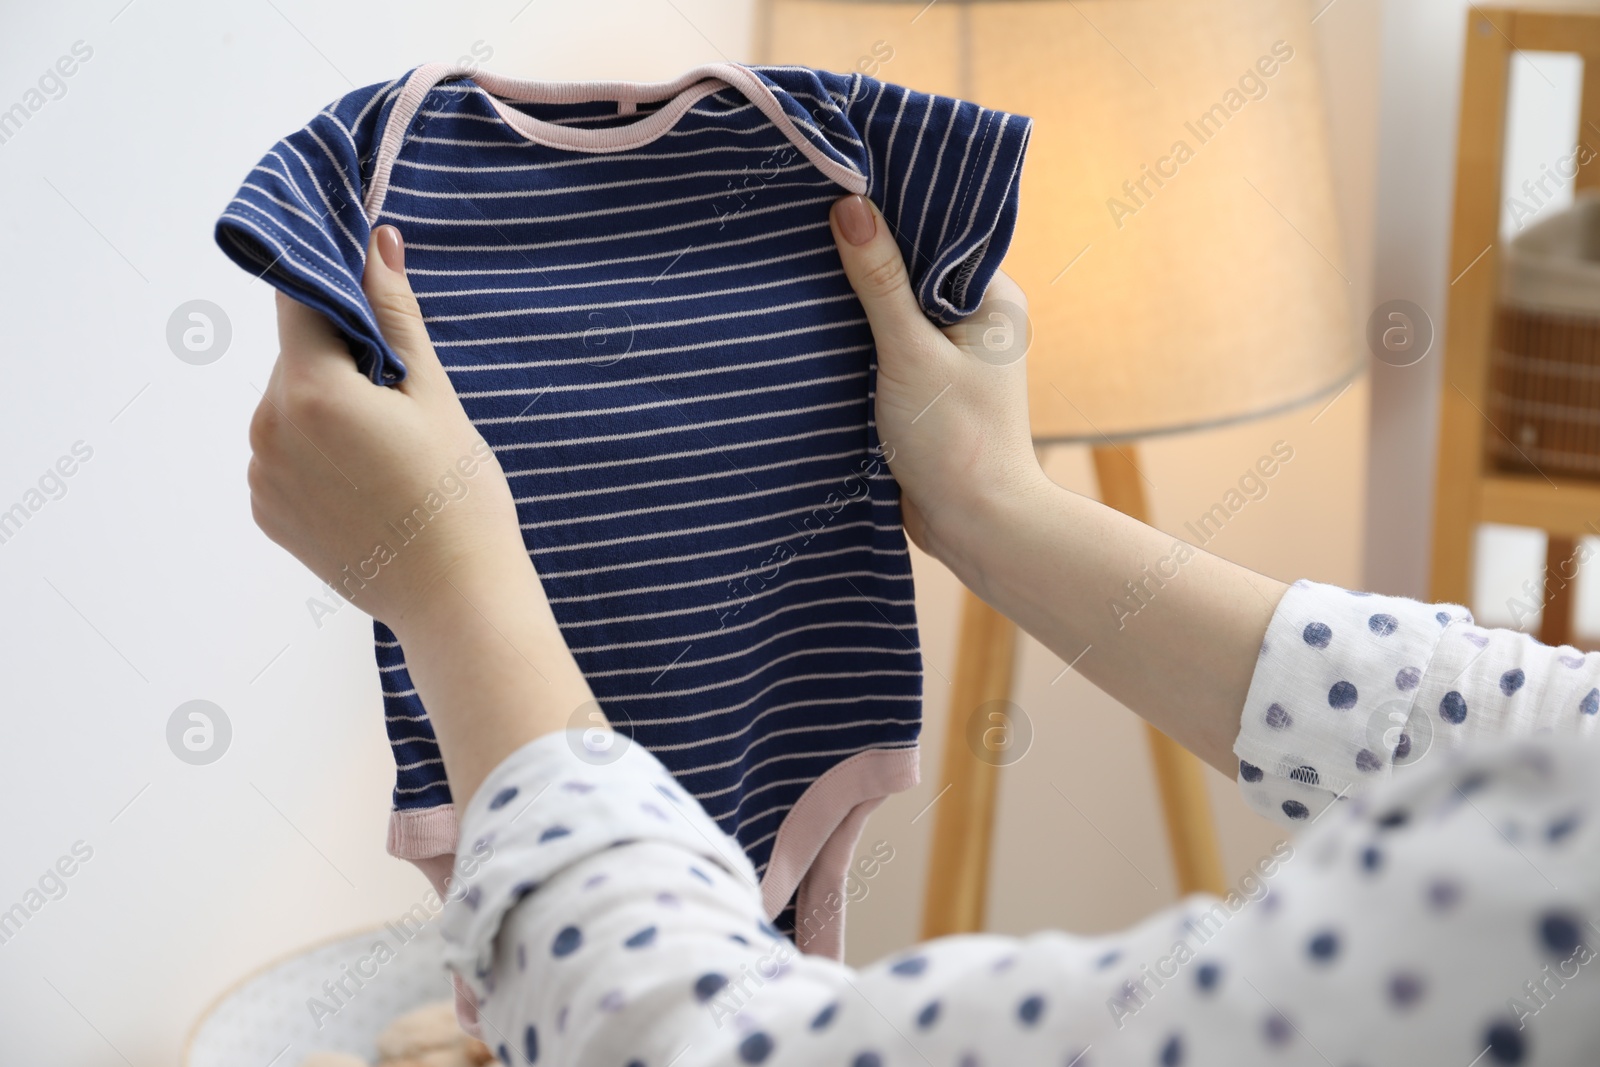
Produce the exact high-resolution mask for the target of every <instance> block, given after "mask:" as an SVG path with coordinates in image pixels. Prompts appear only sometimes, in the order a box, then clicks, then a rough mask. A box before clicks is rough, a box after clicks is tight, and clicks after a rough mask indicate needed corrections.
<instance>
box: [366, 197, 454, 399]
mask: <svg viewBox="0 0 1600 1067" xmlns="http://www.w3.org/2000/svg"><path fill="white" fill-rule="evenodd" d="M361 287H362V288H363V289H364V290H366V294H367V303H368V304H369V305H371V307H372V314H373V316H374V317H375V318H376V319H377V320H378V328H379V329H380V330H382V331H383V339H384V340H385V341H388V342H389V347H390V348H392V349H394V351H395V354H396V355H398V356H399V357H400V361H401V362H402V363H404V364H405V365H406V370H407V371H408V372H409V373H419V372H420V373H421V374H422V375H423V376H424V377H430V376H431V374H432V371H433V369H434V367H435V366H436V365H437V364H438V361H439V360H438V356H436V355H435V354H434V351H433V342H432V341H430V340H429V339H428V329H427V327H426V326H424V325H423V323H422V308H421V307H420V306H418V304H417V298H416V295H415V294H414V293H412V291H411V282H410V280H409V279H408V278H407V277H406V246H405V241H404V239H403V238H402V237H401V236H400V231H399V230H397V229H395V228H394V227H393V226H379V227H378V228H377V229H375V230H373V231H372V237H371V239H370V240H369V242H368V244H367V268H366V273H365V274H364V275H363V276H362V278H361Z"/></svg>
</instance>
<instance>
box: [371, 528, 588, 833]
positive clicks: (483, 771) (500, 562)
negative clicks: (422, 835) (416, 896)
mask: <svg viewBox="0 0 1600 1067" xmlns="http://www.w3.org/2000/svg"><path fill="white" fill-rule="evenodd" d="M518 555H519V556H520V558H517V557H510V556H505V555H504V554H501V555H488V556H482V557H477V558H469V559H463V560H460V561H458V562H457V564H456V565H455V566H453V567H452V568H451V570H450V571H448V572H446V573H445V574H443V575H441V576H440V578H439V580H438V581H436V582H435V583H434V584H433V586H431V587H430V588H429V590H428V593H427V595H426V596H425V597H423V598H421V599H419V600H418V601H417V603H416V605H415V608H414V609H413V610H411V611H408V612H407V613H406V614H405V615H404V616H403V617H401V618H399V619H397V620H396V621H395V623H394V624H393V625H392V626H391V628H392V629H393V630H394V631H395V636H396V637H398V638H399V639H400V644H401V646H402V647H403V648H404V649H405V651H406V664H407V668H408V670H409V672H410V675H411V681H412V683H413V684H414V685H415V686H416V687H417V693H418V695H419V696H420V697H421V698H422V701H423V703H424V704H425V705H426V706H427V708H428V714H429V717H430V719H431V720H432V722H433V727H434V732H435V734H436V735H437V737H438V740H439V747H440V751H441V753H442V754H443V756H444V762H445V770H446V773H447V774H448V775H449V779H450V786H451V790H452V792H453V793H454V795H455V799H456V802H457V803H458V804H460V805H465V804H466V803H467V802H468V801H470V800H471V798H472V795H473V794H474V793H475V792H476V791H477V788H478V785H479V783H481V782H482V781H483V779H484V778H485V777H486V776H487V775H488V773H489V772H490V771H492V770H493V769H494V768H495V767H496V766H497V765H498V764H499V763H500V761H501V760H503V759H504V758H505V757H506V756H508V755H510V754H511V753H512V752H514V751H516V750H517V749H518V748H520V747H521V746H523V745H524V744H527V743H528V742H529V741H532V740H534V739H535V738H538V737H541V736H543V735H545V734H548V733H552V732H554V731H557V730H561V729H563V728H565V727H566V726H567V724H568V723H569V721H570V720H571V719H572V716H573V714H574V713H576V712H578V711H579V709H581V708H583V707H584V706H585V705H586V704H588V703H590V702H592V701H593V699H594V696H593V693H592V692H591V691H590V689H589V685H588V682H587V681H586V680H585V679H584V677H583V672H582V671H581V670H579V668H578V665H577V662H576V661H575V660H574V659H573V658H572V654H571V653H570V652H569V651H568V650H567V646H566V644H565V642H564V641H563V639H562V636H561V630H560V627H559V626H558V625H557V623H556V620H555V615H554V613H553V612H552V611H551V610H550V605H549V602H548V600H546V598H545V595H544V590H543V588H542V586H541V585H540V582H539V576H538V574H537V572H536V571H535V570H534V567H533V564H532V562H531V561H529V560H528V558H527V556H526V555H525V554H520V553H519V554H518Z"/></svg>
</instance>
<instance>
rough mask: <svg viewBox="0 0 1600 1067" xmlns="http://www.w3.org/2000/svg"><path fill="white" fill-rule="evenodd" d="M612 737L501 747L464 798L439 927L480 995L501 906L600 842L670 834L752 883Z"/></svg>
mask: <svg viewBox="0 0 1600 1067" xmlns="http://www.w3.org/2000/svg"><path fill="white" fill-rule="evenodd" d="M613 738H614V740H613V742H612V744H613V745H614V746H616V748H614V749H612V750H608V751H607V752H605V753H599V754H597V753H595V752H593V751H591V750H590V749H588V748H586V747H585V744H584V733H583V731H579V730H572V731H561V732H557V733H553V734H546V735H545V736H543V737H540V738H539V739H537V740H535V741H531V742H529V743H528V744H526V745H524V746H523V747H522V748H520V749H518V750H517V751H515V752H513V753H512V754H511V755H510V756H507V757H506V759H505V760H504V761H503V762H502V763H501V764H500V765H499V766H498V767H496V768H495V769H494V770H493V771H492V772H491V773H490V774H489V776H488V778H487V779H485V780H484V783H483V785H482V787H480V788H479V790H478V792H477V795H476V796H474V797H473V798H472V801H471V803H470V804H468V805H467V808H466V811H465V813H464V815H463V816H462V820H461V839H460V845H459V847H458V850H457V853H456V866H455V876H454V879H453V880H452V883H451V886H450V892H449V894H448V900H447V902H446V904H445V910H444V917H443V922H442V933H443V935H444V941H445V963H446V964H447V965H448V966H449V967H450V968H451V969H452V970H454V971H455V972H456V973H457V974H459V975H460V976H461V977H462V978H463V979H464V980H465V981H466V982H467V984H468V985H469V986H471V988H472V991H473V993H474V994H476V995H477V997H478V998H479V1000H480V1001H481V1000H483V999H484V997H485V996H486V995H487V993H488V989H487V988H486V986H485V979H486V978H487V976H488V975H489V973H490V970H491V965H492V962H493V953H494V942H495V936H496V934H497V933H498V932H499V929H500V924H501V922H502V920H503V919H504V918H505V915H506V913H507V912H508V911H510V910H511V908H512V907H514V906H515V905H516V904H517V903H518V902H519V901H521V900H522V899H524V898H525V897H527V896H529V895H530V894H532V893H535V892H537V891H538V890H539V888H540V887H541V886H542V885H544V884H545V883H546V882H548V881H550V880H551V879H552V878H554V877H556V876H558V875H559V874H560V873H561V872H562V871H563V870H565V869H566V868H569V867H571V866H573V865H575V864H577V863H579V862H581V861H582V860H584V859H586V858H588V857H590V856H593V855H595V854H597V853H600V852H603V851H605V850H606V849H609V848H614V847H617V846H619V845H624V844H629V843H633V842H644V841H655V842H664V843H669V844H672V845H675V846H677V847H679V848H682V849H685V850H687V851H689V852H692V853H694V854H697V855H700V856H703V857H704V858H705V859H706V860H708V861H709V862H712V863H716V864H718V865H720V866H721V867H723V868H724V869H725V870H727V871H728V872H729V873H730V874H733V875H735V876H737V877H739V878H740V879H741V880H742V881H744V882H746V883H748V884H749V885H752V886H753V885H755V884H756V875H755V871H754V869H753V868H752V867H751V866H750V861H749V860H748V859H747V858H746V857H745V855H744V852H743V851H742V850H741V849H740V848H739V847H738V845H737V844H736V843H735V842H734V841H733V840H732V839H731V838H729V837H728V836H727V835H726V834H725V833H723V832H722V830H721V829H720V828H719V827H718V826H717V824H716V823H715V822H713V821H712V820H711V817H710V816H708V815H707V814H706V813H705V809H704V808H702V807H701V806H700V803H699V802H698V801H697V800H695V799H694V798H693V797H692V796H690V795H689V794H687V793H685V792H684V791H683V789H682V788H681V787H680V786H679V785H678V784H677V782H676V781H674V780H673V778H672V775H671V774H670V773H669V772H668V771H667V770H666V768H665V767H663V766H662V765H661V763H660V762H659V761H658V760H657V759H656V758H655V757H654V756H652V755H650V753H648V752H646V751H645V749H644V747H643V746H641V745H638V744H635V743H633V742H631V741H629V740H627V739H626V738H624V737H623V736H622V735H620V734H617V735H613ZM618 749H620V751H619V750H618Z"/></svg>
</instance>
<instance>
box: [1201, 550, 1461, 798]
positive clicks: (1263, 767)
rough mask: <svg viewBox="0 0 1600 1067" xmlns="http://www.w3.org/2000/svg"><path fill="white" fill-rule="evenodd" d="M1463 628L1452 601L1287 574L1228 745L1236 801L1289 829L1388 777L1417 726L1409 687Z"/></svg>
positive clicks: (1406, 753) (1412, 742) (1403, 760)
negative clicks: (1235, 767)
mask: <svg viewBox="0 0 1600 1067" xmlns="http://www.w3.org/2000/svg"><path fill="white" fill-rule="evenodd" d="M1471 624H1472V616H1471V613H1470V612H1468V611H1467V609H1466V608H1464V607H1460V606H1458V605H1454V604H1424V603H1422V602H1420V601H1416V600H1410V599H1407V598H1404V597H1389V596H1378V595H1375V594H1369V593H1357V592H1352V591H1350V590H1347V589H1342V588H1340V587H1338V586H1333V585H1323V584H1320V583H1317V582H1310V581H1305V580H1301V581H1298V582H1295V583H1294V585H1292V586H1290V587H1289V590H1288V592H1287V593H1285V594H1284V597H1283V599H1282V601H1280V602H1279V604H1278V608H1277V611H1276V612H1274V614H1273V617H1272V621H1271V622H1270V623H1269V624H1268V626H1267V634H1266V638H1265V640H1263V641H1262V644H1261V652H1260V655H1259V657H1258V658H1257V661H1256V669H1255V674H1254V675H1253V677H1252V678H1251V680H1250V691H1249V694H1248V696H1247V697H1246V699H1245V705H1244V712H1243V715H1242V716H1241V720H1240V724H1239V736H1238V738H1237V740H1236V741H1235V742H1234V746H1233V751H1234V754H1235V755H1237V756H1238V757H1239V782H1240V787H1241V788H1242V789H1243V791H1244V797H1245V800H1246V802H1247V803H1249V804H1250V806H1251V807H1253V808H1255V809H1256V810H1257V811H1259V812H1261V814H1263V815H1266V816H1268V817H1269V818H1272V819H1274V820H1276V821H1278V822H1280V823H1284V824H1286V825H1291V826H1293V825H1296V824H1300V823H1303V822H1304V821H1306V820H1308V819H1312V818H1315V816H1316V815H1317V814H1318V813H1319V812H1320V811H1321V810H1322V809H1323V808H1325V807H1326V806H1327V805H1328V804H1329V803H1332V802H1333V801H1334V800H1335V799H1336V798H1339V797H1343V796H1347V795H1350V794H1352V793H1353V792H1357V791H1364V790H1365V788H1366V787H1367V786H1368V785H1371V784H1376V783H1378V782H1380V781H1383V780H1385V779H1387V778H1389V777H1391V776H1392V775H1393V773H1394V770H1395V768H1396V767H1400V766H1404V765H1406V764H1407V763H1408V761H1410V760H1412V758H1413V756H1414V754H1415V753H1416V750H1417V747H1418V744H1419V742H1420V740H1421V738H1420V736H1419V735H1420V733H1421V731H1422V730H1424V729H1427V724H1424V723H1420V722H1418V721H1417V718H1418V715H1417V695H1418V692H1419V687H1420V685H1421V683H1422V679H1423V677H1424V675H1425V674H1427V672H1428V667H1429V664H1430V662H1431V661H1432V660H1433V658H1434V655H1435V653H1436V651H1437V650H1438V648H1439V644H1440V641H1441V640H1442V639H1443V637H1444V635H1445V634H1446V632H1447V631H1448V630H1449V628H1450V627H1452V626H1457V625H1461V626H1470V625H1471Z"/></svg>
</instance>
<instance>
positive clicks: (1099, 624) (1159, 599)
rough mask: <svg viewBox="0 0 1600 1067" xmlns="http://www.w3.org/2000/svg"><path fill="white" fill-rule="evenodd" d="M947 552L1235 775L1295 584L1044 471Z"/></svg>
mask: <svg viewBox="0 0 1600 1067" xmlns="http://www.w3.org/2000/svg"><path fill="white" fill-rule="evenodd" d="M960 528H961V530H962V531H963V532H962V533H961V534H960V535H959V537H958V538H957V539H955V542H954V543H952V544H950V545H949V546H948V548H947V550H946V551H944V552H942V553H941V555H942V556H944V558H945V561H946V562H947V563H948V564H949V565H950V566H951V567H952V569H954V570H955V572H956V574H957V575H958V576H959V577H960V578H961V579H962V580H963V581H964V582H966V584H967V585H968V586H969V587H970V588H972V589H973V590H974V591H975V592H976V593H977V594H978V595H979V596H981V597H983V599H984V600H986V601H987V602H988V603H990V604H991V605H993V606H994V607H995V608H996V609H997V610H999V611H1001V612H1002V613H1004V614H1005V615H1007V616H1008V617H1010V618H1011V619H1012V620H1014V621H1015V622H1016V623H1017V624H1018V625H1019V626H1020V627H1022V629H1024V630H1026V631H1027V632H1028V633H1030V634H1032V635H1033V636H1034V637H1036V638H1037V639H1038V640H1039V641H1040V642H1041V643H1043V644H1044V645H1045V646H1046V647H1047V648H1049V649H1050V650H1051V651H1052V652H1054V653H1055V654H1056V655H1058V656H1060V657H1061V658H1062V659H1063V660H1065V661H1066V662H1068V663H1070V664H1073V665H1074V666H1073V669H1074V670H1076V671H1078V672H1079V673H1081V674H1082V675H1083V676H1084V677H1085V678H1087V679H1088V680H1089V681H1091V682H1093V683H1094V684H1095V685H1097V686H1099V687H1100V688H1101V689H1103V690H1105V691H1106V692H1107V693H1109V694H1110V695H1111V696H1113V697H1115V698H1116V699H1117V700H1119V701H1121V702H1122V703H1123V704H1125V705H1127V706H1128V707H1129V708H1131V709H1132V710H1133V711H1135V712H1136V713H1138V714H1139V715H1140V716H1142V717H1143V718H1144V719H1146V720H1147V721H1149V722H1150V723H1152V724H1154V725H1155V726H1156V727H1157V728H1159V729H1161V730H1162V731H1164V732H1166V733H1167V734H1168V735H1170V736H1171V737H1173V738H1174V739H1175V740H1177V741H1178V742H1179V743H1181V744H1183V745H1184V746H1185V747H1186V748H1188V749H1189V750H1190V751H1192V752H1194V753H1196V754H1197V755H1199V756H1200V757H1201V758H1202V759H1204V760H1206V762H1208V763H1210V764H1211V765H1213V766H1214V767H1216V768H1218V769H1219V770H1222V771H1223V772H1224V773H1227V774H1228V775H1230V776H1232V774H1233V773H1234V771H1235V770H1236V769H1237V761H1236V760H1235V759H1234V756H1233V751H1232V750H1233V741H1234V738H1235V736H1236V735H1237V734H1238V732H1239V714H1240V710H1241V709H1242V708H1243V706H1244V700H1245V694H1246V692H1247V691H1248V689H1249V686H1250V678H1251V675H1252V673H1253V672H1254V669H1255V664H1256V656H1257V653H1258V651H1259V650H1260V647H1261V639H1262V636H1263V635H1264V634H1265V633H1266V630H1267V623H1268V622H1269V621H1270V620H1271V618H1272V613H1273V610H1274V609H1275V608H1276V607H1277V604H1278V601H1279V600H1280V599H1282V597H1283V593H1284V590H1285V589H1286V588H1287V587H1286V586H1285V585H1284V584H1283V583H1281V582H1277V581H1274V580H1272V579H1270V578H1266V577H1263V576H1262V575H1259V574H1256V573H1254V572H1252V571H1249V570H1247V569H1245V568H1244V567H1240V566H1238V565H1236V564H1233V563H1229V562H1228V561H1227V560H1224V559H1221V558H1219V557H1217V556H1213V555H1211V554H1209V553H1207V552H1204V551H1201V550H1200V549H1197V548H1194V547H1193V546H1191V545H1188V544H1187V543H1185V542H1183V541H1180V540H1178V539H1176V538H1174V537H1171V536H1169V535H1167V534H1164V533H1162V532H1161V531H1159V530H1156V529H1154V528H1153V527H1150V526H1146V525H1145V524H1144V523H1141V522H1138V521H1136V520H1134V519H1131V518H1129V517H1128V516H1126V515H1123V514H1121V513H1119V512H1117V511H1114V510H1112V509H1111V508H1109V507H1106V506H1105V505H1103V504H1101V503H1099V502H1097V501H1094V500H1090V499H1088V498H1087V497H1083V496H1079V495H1078V494H1076V493H1072V492H1069V491H1068V490H1066V489H1063V488H1061V487H1060V486H1058V485H1055V484H1054V483H1052V482H1050V481H1048V480H1047V479H1044V478H1043V477H1042V476H1041V477H1040V478H1039V479H1038V480H1036V481H1035V482H1033V483H1031V484H1029V485H1028V486H1027V487H1026V488H1025V489H1023V490H1021V491H1012V492H1006V493H1003V494H996V495H994V496H993V497H992V498H991V499H989V500H988V501H986V502H984V503H982V504H979V505H978V506H976V507H974V508H973V509H972V510H971V511H970V513H969V515H968V517H967V519H966V520H965V521H963V522H962V523H961V524H960Z"/></svg>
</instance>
